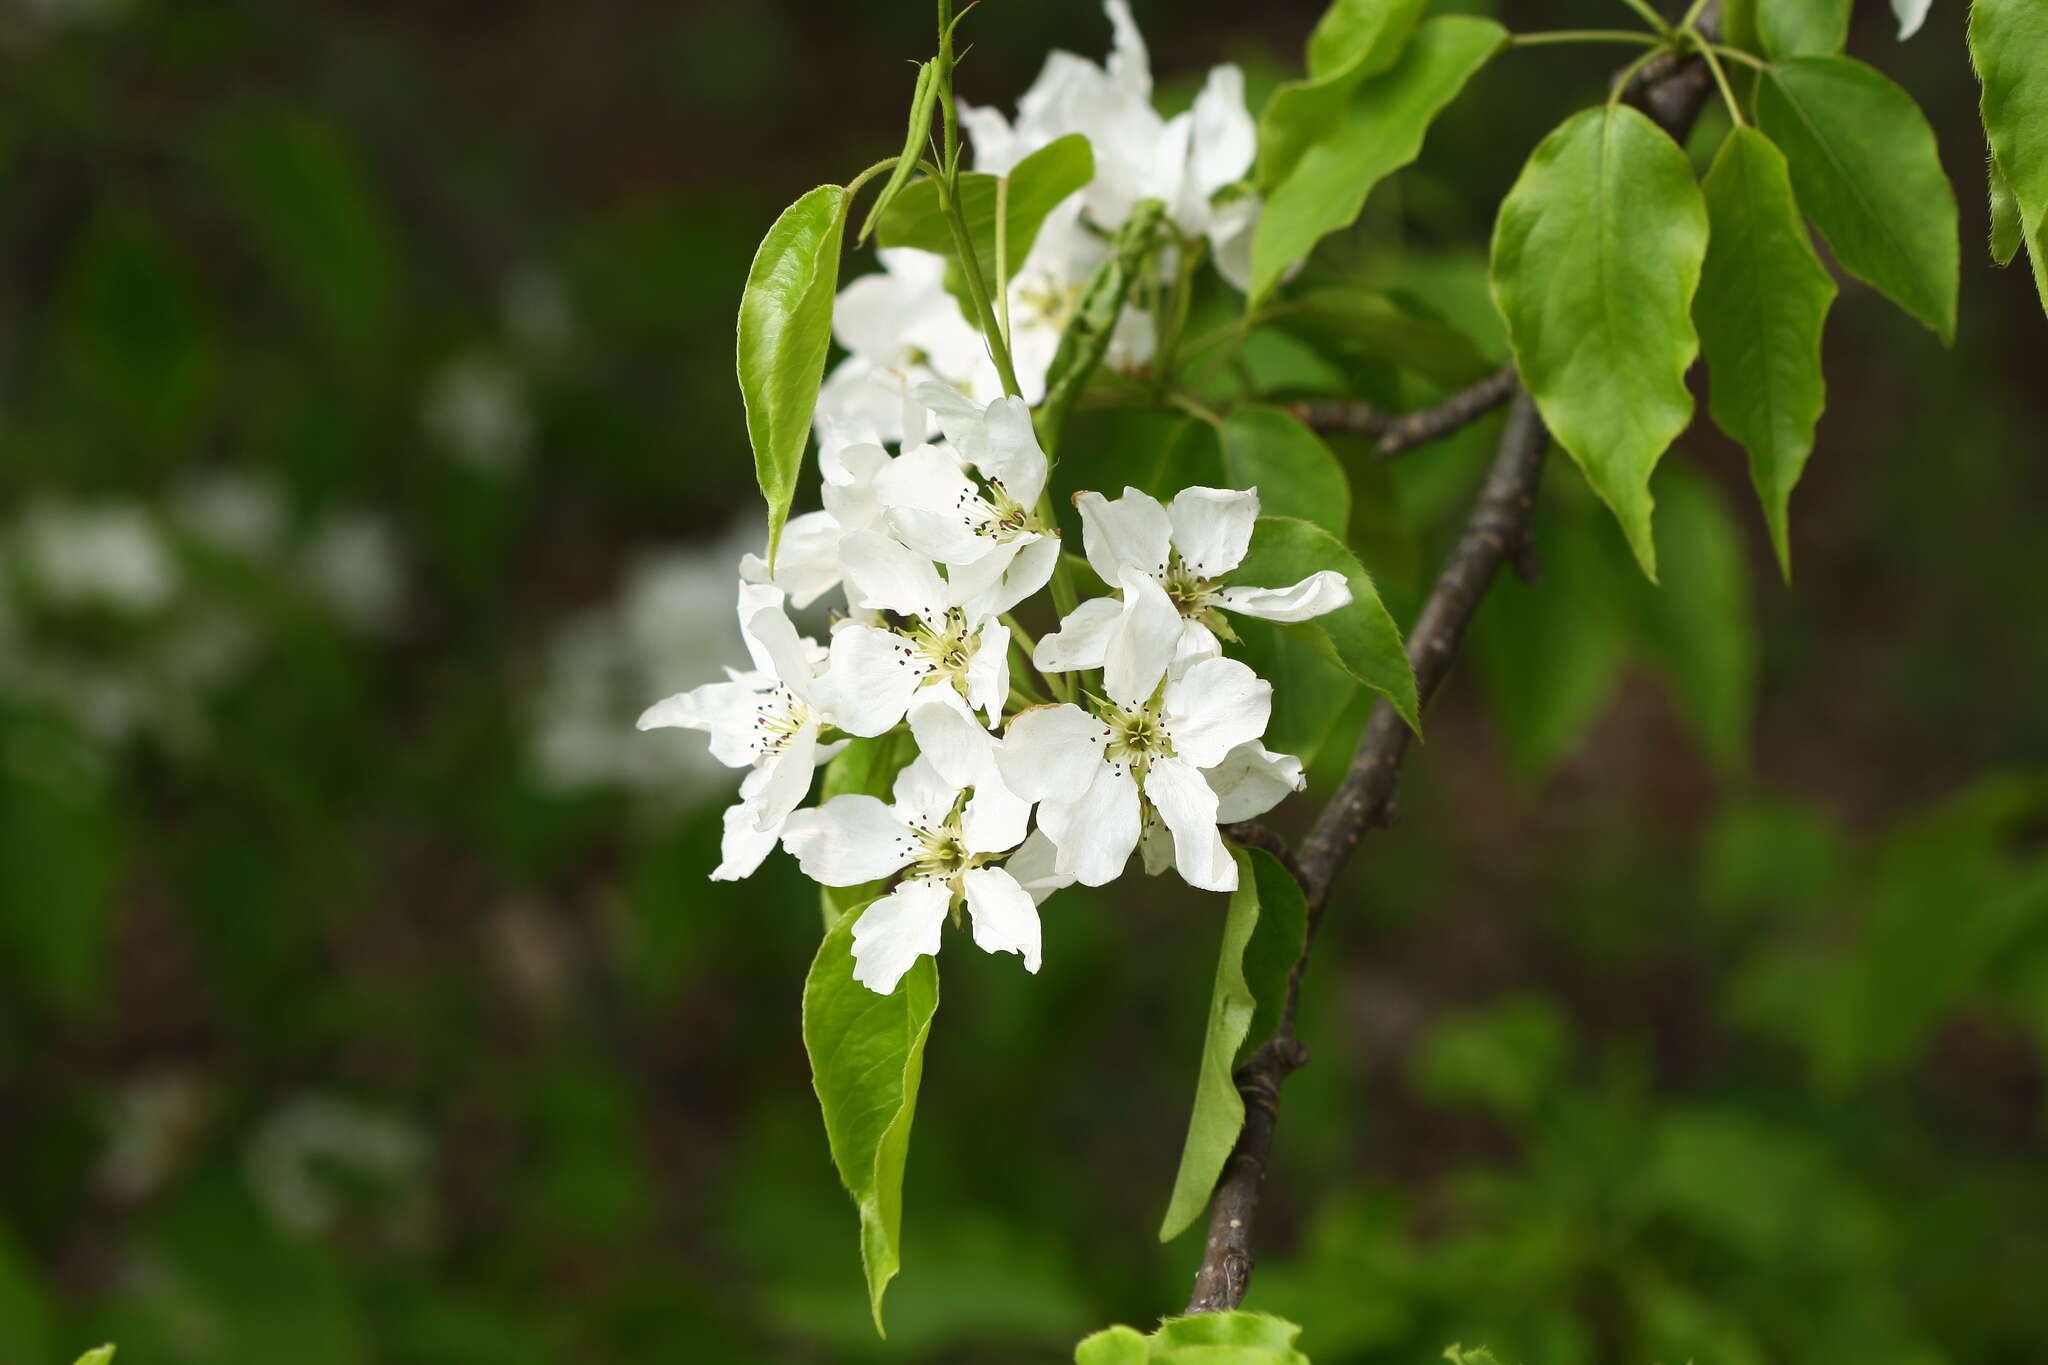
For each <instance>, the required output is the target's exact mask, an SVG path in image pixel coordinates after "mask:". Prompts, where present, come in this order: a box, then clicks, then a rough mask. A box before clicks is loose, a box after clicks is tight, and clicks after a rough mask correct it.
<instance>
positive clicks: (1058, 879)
mask: <svg viewBox="0 0 2048 1365" xmlns="http://www.w3.org/2000/svg"><path fill="white" fill-rule="evenodd" d="M1058 862H1059V850H1058V849H1057V848H1054V847H1053V842H1052V840H1050V839H1048V838H1046V837H1045V831H1044V830H1037V829H1034V830H1032V831H1031V833H1030V835H1028V836H1027V837H1026V838H1025V840H1024V842H1023V843H1022V844H1020V845H1019V846H1018V848H1017V851H1016V852H1015V853H1012V854H1011V855H1010V856H1009V858H1008V859H1007V860H1006V861H1005V862H1004V863H1003V870H1004V871H1005V872H1008V873H1009V874H1010V875H1011V876H1012V877H1015V878H1016V879H1017V884H1018V885H1019V886H1021V887H1023V888H1024V889H1025V890H1026V891H1028V892H1030V893H1031V899H1032V900H1033V901H1034V902H1036V903H1037V904H1039V905H1043V904H1045V898H1046V897H1047V896H1050V895H1051V894H1052V893H1053V892H1055V891H1058V890H1060V889H1061V888H1062V887H1067V886H1072V885H1073V884H1074V879H1073V878H1072V877H1069V876H1067V875H1066V874H1065V873H1063V872H1061V871H1060V870H1059V867H1058Z"/></svg>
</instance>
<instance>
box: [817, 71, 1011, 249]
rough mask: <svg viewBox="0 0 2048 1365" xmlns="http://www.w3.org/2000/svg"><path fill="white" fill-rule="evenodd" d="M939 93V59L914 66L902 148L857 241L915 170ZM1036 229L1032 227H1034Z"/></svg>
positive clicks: (865, 237) (871, 227)
mask: <svg viewBox="0 0 2048 1365" xmlns="http://www.w3.org/2000/svg"><path fill="white" fill-rule="evenodd" d="M938 97H939V63H938V60H937V59H936V58H934V59H933V60H931V61H928V62H926V63H924V64H923V65H922V66H920V67H918V68H917V84H916V86H915V87H914V88H913V89H912V91H911V94H910V131H908V132H907V133H905V134H904V135H903V151H902V153H901V154H900V155H898V156H897V158H896V167H895V169H894V170H892V171H890V172H889V180H888V183H887V184H885V185H883V186H882V192H881V193H880V194H877V195H876V196H875V202H874V203H873V204H872V205H870V206H869V208H868V216H867V218H866V219H865V220H864V221H863V222H862V223H861V225H860V236H859V238H858V239H857V240H858V241H861V242H865V241H866V240H867V239H868V235H869V234H870V233H872V232H873V231H874V230H875V224H876V223H878V222H880V221H881V218H882V215H883V214H884V213H886V212H888V210H889V205H890V204H892V203H894V202H895V200H896V196H897V195H898V194H900V193H902V192H903V187H904V186H905V185H907V184H909V183H910V177H911V176H913V175H915V174H916V173H917V161H918V158H919V157H920V156H922V155H924V148H925V143H926V141H927V140H928V139H929V138H930V137H931V129H932V109H933V107H934V106H935V105H936V104H937V103H938ZM1035 230H1036V229H1035V228H1034V231H1035Z"/></svg>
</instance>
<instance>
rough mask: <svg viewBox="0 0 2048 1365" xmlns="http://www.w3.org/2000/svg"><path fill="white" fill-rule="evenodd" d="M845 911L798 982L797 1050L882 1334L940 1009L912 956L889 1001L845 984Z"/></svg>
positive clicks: (933, 986) (928, 971) (924, 965)
mask: <svg viewBox="0 0 2048 1365" xmlns="http://www.w3.org/2000/svg"><path fill="white" fill-rule="evenodd" d="M859 917H860V911H858V910H854V911H849V912H848V913H847V914H846V915H845V916H844V917H842V918H841V919H840V921H839V923H838V924H836V925H834V926H833V927H832V930H831V932H829V933H827V934H826V935H825V941H824V942H823V943H821V944H820V945H818V955H817V957H816V959H814V960H813V961H812V963H811V970H810V975H809V976H807V977H806V978H805V980H804V1007H803V1008H804V1015H803V1034H804V1051H805V1052H806V1053H808V1054H809V1056H810V1059H811V1085H812V1087H813V1089H815V1090H816V1091H817V1094H818V1106H819V1108H820V1109H821V1110H822V1111H823V1113H824V1117H825V1134H826V1137H827V1138H828V1139H829V1140H830V1142H831V1146H832V1164H833V1165H834V1166H836V1167H838V1169H839V1178H840V1180H841V1181H842V1182H843V1183H844V1184H845V1186H846V1190H847V1193H848V1194H850V1195H852V1196H853V1202H854V1206H855V1207H856V1208H857V1209H858V1210H859V1211H860V1259H861V1266H862V1268H863V1269H864V1270H865V1271H866V1272H867V1281H868V1304H869V1308H870V1310H871V1311H872V1312H873V1314H874V1318H875V1330H876V1331H878V1332H879V1331H881V1330H882V1295H883V1293H884V1291H886V1290H887V1289H888V1287H889V1281H890V1280H892V1279H894V1278H895V1276H896V1271H897V1269H898V1267H899V1265H900V1251H901V1243H902V1227H903V1166H904V1161H905V1158H906V1157H907V1156H908V1155H909V1151H910V1125H911V1120H912V1119H913V1117H914V1116H915V1114H916V1111H917V1087H918V1082H919V1080H920V1079H921V1078H922V1076H923V1074H924V1045H925V1039H926V1038H927V1037H928V1036H929V1034H930V1032H931V1023H932V1014H933V1012H934V1011H935V1010H937V1009H938V1005H939V974H938V969H937V967H936V966H935V965H934V964H933V962H932V960H931V959H930V958H928V957H924V958H919V959H918V961H917V965H916V966H914V967H912V968H911V969H910V971H909V972H908V973H906V974H905V975H904V977H903V980H902V981H900V982H898V983H897V986H896V989H895V991H894V992H893V993H891V994H889V995H877V994H875V993H874V992H873V991H871V990H869V989H868V988H867V987H866V986H863V985H861V984H860V983H859V982H857V981H855V980H854V979H853V925H854V921H855V920H856V919H858V918H859Z"/></svg>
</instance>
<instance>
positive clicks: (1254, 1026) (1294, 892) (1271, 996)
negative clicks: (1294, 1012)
mask: <svg viewBox="0 0 2048 1365" xmlns="http://www.w3.org/2000/svg"><path fill="white" fill-rule="evenodd" d="M1246 852H1247V853H1249V854H1250V855H1251V863H1252V875H1253V878H1254V880H1255V881H1257V883H1258V893H1259V919H1258V923H1257V924H1255V925H1253V926H1252V937H1251V942H1249V943H1247V944H1246V945H1245V950H1244V980H1245V985H1246V986H1247V987H1248V988H1250V990H1251V993H1252V1002H1253V1009H1252V1022H1251V1026H1250V1027H1249V1028H1247V1029H1246V1030H1245V1035H1244V1041H1243V1043H1242V1044H1241V1045H1240V1046H1239V1048H1238V1054H1237V1057H1236V1061H1238V1062H1242V1061H1243V1060H1244V1059H1245V1057H1246V1055H1247V1054H1249V1053H1250V1052H1251V1050H1252V1049H1253V1048H1255V1047H1257V1046H1258V1045H1259V1044H1260V1043H1262V1042H1264V1041H1265V1040H1266V1039H1268V1038H1270V1037H1272V1036H1273V1030H1274V1029H1275V1028H1277V1027H1279V1024H1280V1008H1281V1006H1282V1004H1284V1003H1285V1002H1286V999H1287V983H1288V980H1289V979H1290V978H1291V977H1292V976H1293V975H1294V964H1295V963H1296V962H1298V961H1299V960H1300V959H1301V949H1302V945H1303V944H1304V943H1305V942H1307V935H1308V901H1307V900H1306V899H1305V898H1303V896H1302V894H1301V884H1300V883H1299V882H1297V881H1295V880H1294V874H1293V873H1291V872H1289V871H1288V870H1287V869H1286V868H1285V867H1284V866H1282V865H1281V862H1280V860H1279V859H1278V858H1275V857H1274V856H1273V855H1272V854H1270V853H1268V852H1266V851H1265V850H1264V849H1247V850H1246Z"/></svg>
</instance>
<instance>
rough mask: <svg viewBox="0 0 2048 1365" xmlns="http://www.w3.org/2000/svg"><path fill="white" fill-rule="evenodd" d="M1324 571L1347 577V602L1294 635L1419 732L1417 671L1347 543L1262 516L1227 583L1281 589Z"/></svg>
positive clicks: (1301, 524) (1307, 525) (1295, 522)
mask: <svg viewBox="0 0 2048 1365" xmlns="http://www.w3.org/2000/svg"><path fill="white" fill-rule="evenodd" d="M1324 569H1331V570H1335V571H1336V572H1338V573H1341V574H1343V575H1344V579H1345V581H1346V582H1347V583H1349V584H1350V585H1351V602H1350V604H1349V605H1347V606H1343V607H1340V608H1338V609H1337V610H1336V611H1333V612H1330V613H1329V614H1328V615H1326V616H1318V617H1316V618H1315V619H1314V620H1312V621H1304V622H1302V623H1301V624H1300V625H1299V626H1296V627H1294V629H1293V633H1295V634H1298V635H1299V636H1300V637H1301V638H1303V639H1305V640H1306V641H1307V642H1308V643H1309V644H1310V645H1311V647H1313V648H1314V649H1315V650H1316V652H1317V653H1319V654H1321V655H1322V656H1323V657H1324V658H1326V659H1328V660H1329V661H1330V662H1331V663H1334V664H1336V665H1337V666H1338V667H1339V668H1342V669H1343V670H1344V671H1345V672H1346V673H1348V674H1350V675H1351V676H1352V678H1354V679H1356V680H1357V681H1358V682H1361V683H1364V684H1365V685H1366V686H1367V687H1370V688H1371V689H1373V691H1375V692H1378V693H1379V694H1380V695H1381V696H1383V697H1385V698H1386V699H1387V701H1388V702H1389V703H1391V704H1392V705H1393V708H1394V709H1395V710H1396V711H1398V712H1399V713H1400V715H1401V718H1402V719H1403V720H1405V721H1407V722H1408V727H1409V728H1410V729H1412V730H1414V731H1415V732H1416V733H1417V734H1420V733H1421V730H1422V727H1421V723H1420V718H1419V716H1418V711H1419V709H1420V704H1419V702H1418V701H1417V699H1416V691H1415V670H1414V669H1413V668H1412V667H1410V666H1409V663H1408V651H1407V650H1406V649H1405V648H1404V647H1403V646H1402V644H1401V630H1400V627H1398V626H1396V625H1395V624H1394V618H1393V617H1392V616H1391V615H1389V614H1388V612H1387V608H1386V606H1385V604H1384V603H1382V602H1381V601H1380V594H1379V589H1378V588H1376V587H1375V586H1373V581H1372V577H1371V575H1369V574H1368V573H1366V571H1365V568H1364V566H1363V565H1361V564H1360V563H1359V562H1358V559H1357V557H1356V556H1354V555H1353V554H1352V553H1351V551H1350V550H1348V549H1346V548H1345V545H1344V542H1343V541H1341V540H1338V539H1337V538H1336V537H1335V536H1333V535H1331V534H1330V533H1329V532H1328V531H1325V530H1324V529H1323V528H1322V527H1320V526H1317V525H1315V524H1314V523H1312V522H1307V521H1301V520H1299V519H1297V518H1294V517H1260V518H1259V520H1258V522H1257V524H1256V525H1255V526H1254V527H1253V528H1252V545H1251V550H1250V552H1249V553H1247V554H1246V555H1245V559H1244V563H1243V564H1241V565H1239V566H1238V569H1237V571H1236V572H1235V573H1233V574H1232V575H1231V581H1232V582H1234V583H1239V584H1243V585H1246V586H1250V587H1260V588H1284V587H1289V586H1292V585H1293V584H1296V583H1299V582H1300V581H1301V580H1302V579H1304V578H1307V577H1308V576H1309V575H1310V574H1313V573H1318V572H1320V571H1322V570H1324Z"/></svg>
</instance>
